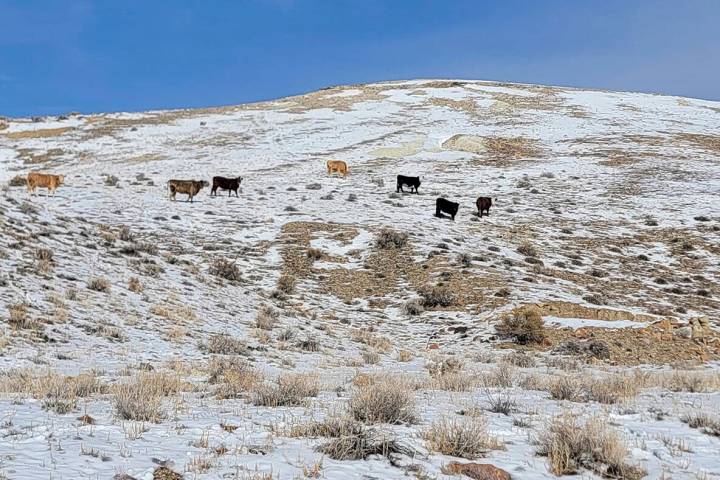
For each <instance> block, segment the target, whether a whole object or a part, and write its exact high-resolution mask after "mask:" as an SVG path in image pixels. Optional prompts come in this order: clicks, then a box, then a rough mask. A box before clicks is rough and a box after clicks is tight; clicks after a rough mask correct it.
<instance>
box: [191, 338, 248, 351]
mask: <svg viewBox="0 0 720 480" xmlns="http://www.w3.org/2000/svg"><path fill="white" fill-rule="evenodd" d="M200 349H201V350H203V351H205V352H207V353H218V354H221V355H242V354H246V353H247V350H248V347H247V345H246V344H245V342H243V341H242V340H238V339H236V338H233V337H231V336H230V335H227V334H214V335H212V336H211V337H210V338H209V339H208V341H207V343H202V344H200Z"/></svg>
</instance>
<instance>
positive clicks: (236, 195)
mask: <svg viewBox="0 0 720 480" xmlns="http://www.w3.org/2000/svg"><path fill="white" fill-rule="evenodd" d="M237 192H238V189H237V188H236V189H235V198H240V197H239V196H238V193H237Z"/></svg>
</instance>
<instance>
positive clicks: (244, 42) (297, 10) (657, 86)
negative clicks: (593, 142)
mask: <svg viewBox="0 0 720 480" xmlns="http://www.w3.org/2000/svg"><path fill="white" fill-rule="evenodd" d="M718 20H720V0H684V1H681V0H502V1H501V0H498V1H490V0H485V1H483V0H443V1H440V0H437V1H431V0H414V1H410V0H384V1H382V0H354V1H350V0H235V1H230V0H226V1H225V0H204V1H183V0H115V1H110V0H105V1H102V0H96V1H91V0H0V115H8V116H29V115H42V114H58V113H66V112H70V111H81V112H99V111H125V110H129V111H136V110H147V109H153V108H175V107H201V106H211V105H226V104H234V103H241V102H248V101H253V100H261V99H269V98H277V97H281V96H285V95H290V94H295V93H301V92H305V91H309V90H314V89H317V88H320V87H324V86H328V85H338V84H348V83H359V82H368V81H376V80H386V79H408V78H421V77H422V78H430V77H443V78H472V79H485V80H501V81H516V82H527V83H542V84H551V85H571V86H579V87H597V88H607V89H616V90H637V91H647V92H662V93H669V94H676V95H686V96H691V97H699V98H707V99H712V100H720V82H719V81H718V79H719V78H720V28H719V27H718Z"/></svg>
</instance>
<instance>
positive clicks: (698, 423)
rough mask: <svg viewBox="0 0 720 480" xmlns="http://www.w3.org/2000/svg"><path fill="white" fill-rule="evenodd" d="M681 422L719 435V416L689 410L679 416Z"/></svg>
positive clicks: (713, 434) (709, 433) (708, 433)
mask: <svg viewBox="0 0 720 480" xmlns="http://www.w3.org/2000/svg"><path fill="white" fill-rule="evenodd" d="M680 420H681V421H682V422H683V423H687V424H688V427H690V428H697V429H698V430H700V431H701V432H703V433H705V434H707V435H712V436H714V437H720V417H717V416H715V417H713V416H710V414H708V413H707V412H690V413H687V414H685V415H683V416H681V417H680Z"/></svg>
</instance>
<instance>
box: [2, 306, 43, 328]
mask: <svg viewBox="0 0 720 480" xmlns="http://www.w3.org/2000/svg"><path fill="white" fill-rule="evenodd" d="M7 308H8V316H9V318H8V324H10V326H11V327H13V328H35V327H37V326H38V323H37V322H36V321H35V320H33V319H32V318H30V316H29V315H28V304H27V303H25V302H15V303H11V304H9V305H8V307H7Z"/></svg>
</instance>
